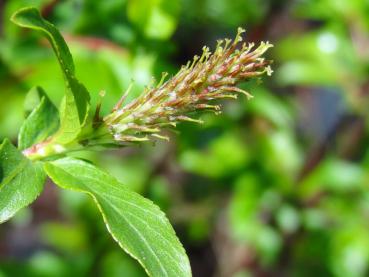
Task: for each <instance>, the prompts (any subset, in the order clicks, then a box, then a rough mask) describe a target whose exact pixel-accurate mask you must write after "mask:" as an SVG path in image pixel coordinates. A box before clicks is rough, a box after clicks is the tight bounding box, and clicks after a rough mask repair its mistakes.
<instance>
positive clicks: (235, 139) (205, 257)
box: [0, 0, 369, 277]
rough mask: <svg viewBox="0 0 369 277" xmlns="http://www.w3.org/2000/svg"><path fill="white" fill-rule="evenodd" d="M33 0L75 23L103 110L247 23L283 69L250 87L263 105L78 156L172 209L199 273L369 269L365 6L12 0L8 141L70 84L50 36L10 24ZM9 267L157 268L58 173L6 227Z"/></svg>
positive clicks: (1, 55)
mask: <svg viewBox="0 0 369 277" xmlns="http://www.w3.org/2000/svg"><path fill="white" fill-rule="evenodd" d="M29 5H33V6H36V7H38V8H40V10H41V11H42V14H43V16H45V17H46V18H47V19H48V20H49V21H51V22H53V23H54V24H55V25H56V26H57V27H58V28H59V29H60V30H61V31H62V33H63V35H64V37H65V39H66V41H67V43H68V45H69V47H70V49H71V52H72V54H73V57H74V60H75V63H76V75H77V77H78V78H79V79H80V80H81V81H82V82H83V83H84V84H85V85H86V87H87V88H88V90H89V91H90V92H91V93H92V102H93V103H96V102H97V101H98V100H99V92H100V91H102V90H104V91H106V96H105V97H104V99H103V107H102V109H103V112H104V113H107V112H109V110H110V109H111V107H112V106H113V105H114V103H115V102H116V101H117V100H118V99H119V97H120V95H121V94H122V92H124V91H125V89H126V88H127V87H128V85H129V83H130V82H131V80H132V79H133V80H134V81H135V85H134V88H133V93H132V94H131V97H132V98H133V97H135V96H137V95H139V94H140V93H141V92H142V90H143V88H144V86H145V85H147V84H149V83H150V80H151V78H152V76H155V77H156V78H157V79H160V76H161V72H162V71H167V72H169V73H170V74H174V73H175V72H176V71H177V70H178V69H179V68H180V65H181V64H185V63H186V62H187V61H188V60H190V59H191V58H192V56H193V55H195V54H200V53H201V48H202V46H203V45H208V46H209V47H210V48H212V49H214V46H215V45H216V40H217V39H220V38H224V37H229V38H232V37H234V36H235V33H236V30H237V27H238V26H241V27H243V28H245V29H246V30H247V32H246V35H245V40H247V41H255V42H259V41H261V40H268V41H270V42H271V43H273V44H274V45H275V47H274V48H272V49H271V50H270V51H268V53H267V57H268V58H269V59H272V60H274V64H273V69H274V71H275V73H274V74H273V76H272V77H264V78H263V83H261V84H258V83H256V82H250V83H245V84H242V88H244V89H246V90H248V91H249V92H251V93H252V94H253V95H254V96H255V97H254V98H253V99H252V100H250V101H247V100H246V99H245V98H244V97H240V99H239V100H237V101H225V102H222V105H223V110H224V113H223V114H222V115H220V116H215V115H212V114H206V115H203V116H202V119H203V120H204V121H205V122H206V123H205V124H204V125H201V126H200V125H194V124H190V123H185V124H182V125H180V126H179V128H177V130H176V131H177V132H175V133H173V132H171V133H169V134H170V137H171V140H170V142H169V143H167V142H162V141H157V142H156V143H149V144H145V145H142V146H141V147H130V148H124V149H121V150H118V151H107V152H105V153H104V154H103V155H102V154H101V153H82V154H79V156H80V157H81V156H82V157H83V158H86V159H90V160H92V161H94V162H95V163H96V164H98V165H99V166H101V167H103V168H104V169H106V170H108V171H109V172H111V173H112V174H113V175H114V176H115V177H117V178H118V179H119V180H120V181H122V182H123V183H125V184H127V185H128V186H129V187H130V188H132V189H133V190H135V191H137V192H139V193H140V194H142V195H144V196H146V197H148V198H150V199H152V200H153V201H154V202H155V203H156V204H158V205H159V206H160V207H161V208H162V209H163V210H164V211H165V212H166V213H167V215H168V217H169V219H170V221H171V222H172V224H173V225H174V228H175V230H176V231H177V234H178V236H179V238H180V240H181V241H182V243H183V244H184V247H185V249H186V251H187V253H188V255H189V257H190V261H191V265H192V270H193V274H194V276H236V277H243V276H368V274H369V223H368V222H369V221H368V219H369V152H368V147H367V146H368V142H369V108H368V102H369V50H368V49H369V2H368V1H366V0H350V1H349V0H291V1H278V0H275V1H272V0H264V1H263V0H260V1H257V0H232V1H230V0H104V1H102V0H66V1H57V0H54V1H52V0H38V1H36V0H27V1H26V0H8V1H2V2H0V19H1V22H0V140H2V139H3V138H5V137H9V138H11V140H12V141H13V142H14V143H16V136H17V134H18V131H19V128H20V125H21V123H22V121H23V119H24V115H25V112H24V110H25V108H27V107H24V105H23V102H24V99H25V95H26V93H27V92H28V91H29V89H30V88H31V87H33V86H36V85H40V86H42V87H43V88H44V89H45V91H46V92H47V93H48V95H49V96H50V98H51V100H52V101H53V102H54V103H55V104H58V103H59V101H60V99H61V97H62V95H63V93H64V84H63V78H62V75H61V72H60V70H59V68H58V64H57V61H56V59H55V57H54V56H53V53H52V50H51V49H50V47H49V46H48V44H47V43H46V41H44V40H43V39H41V37H40V36H39V35H37V34H35V33H34V32H30V31H27V30H24V29H21V28H19V27H17V26H15V25H14V24H12V23H11V22H10V20H9V18H10V16H11V14H12V13H13V12H14V11H15V10H17V9H18V8H21V7H24V6H29ZM122 228H124V226H122ZM0 276H107V277H110V276H145V275H144V272H143V271H142V269H141V268H140V266H139V265H138V263H137V262H136V261H134V260H132V259H131V258H130V257H129V256H127V255H126V254H125V253H124V252H123V251H122V250H121V249H120V248H119V247H118V246H117V245H116V244H115V243H114V241H113V240H112V239H111V237H110V236H109V234H108V233H107V232H106V231H105V227H104V224H103V222H102V219H101V218H100V215H99V213H98V211H97V208H96V207H95V206H94V204H93V203H92V202H91V201H90V199H89V198H87V197H84V196H83V195H81V194H78V193H74V192H68V191H61V190H59V189H57V188H56V187H55V186H52V185H51V184H50V182H48V183H47V185H46V187H45V191H44V192H43V193H42V195H41V197H40V198H39V199H38V200H37V201H36V202H35V203H34V204H32V205H31V207H30V208H27V209H24V210H22V211H21V212H19V213H18V214H17V216H16V217H15V218H13V219H12V220H11V221H9V222H7V223H6V224H3V225H1V226H0Z"/></svg>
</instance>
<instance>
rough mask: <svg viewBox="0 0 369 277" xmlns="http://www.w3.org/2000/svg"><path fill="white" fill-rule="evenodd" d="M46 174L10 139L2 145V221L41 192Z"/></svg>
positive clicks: (0, 151)
mask: <svg viewBox="0 0 369 277" xmlns="http://www.w3.org/2000/svg"><path fill="white" fill-rule="evenodd" d="M45 178H46V175H45V173H44V170H43V168H42V166H41V164H40V163H35V164H33V163H32V162H31V161H30V160H28V159H27V158H25V157H24V156H23V154H22V153H21V152H20V151H19V150H18V149H17V148H15V146H13V145H12V144H11V143H10V142H9V141H8V140H5V141H4V142H3V143H2V144H1V146H0V223H2V222H4V221H6V220H8V219H9V218H11V217H12V216H13V215H14V214H15V213H16V212H18V211H19V210H20V209H22V208H24V207H26V206H28V205H29V204H31V203H32V202H33V201H34V200H35V199H36V198H37V196H38V195H39V194H40V193H41V191H42V189H43V185H44V182H45Z"/></svg>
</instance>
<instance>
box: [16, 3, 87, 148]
mask: <svg viewBox="0 0 369 277" xmlns="http://www.w3.org/2000/svg"><path fill="white" fill-rule="evenodd" d="M11 20H12V21H13V22H14V23H15V24H17V25H19V26H21V27H25V28H30V29H33V30H37V31H39V32H41V33H42V34H43V35H44V36H45V37H46V38H47V39H48V41H49V42H50V44H51V45H52V47H53V49H54V52H55V54H56V56H57V58H58V61H59V64H60V67H61V69H62V72H63V75H64V79H65V81H66V87H67V88H66V92H65V97H64V99H63V102H62V105H61V108H60V121H61V122H60V129H59V131H58V134H57V135H56V137H55V139H56V140H57V141H58V142H59V143H68V142H71V141H72V140H74V139H75V138H76V137H77V135H78V133H79V132H80V131H81V128H82V126H83V125H84V124H85V121H86V119H87V116H88V110H89V101H90V96H89V93H88V91H87V90H86V88H85V87H84V86H83V85H82V84H81V83H80V82H79V81H78V80H77V79H76V77H75V75H74V63H73V59H72V55H71V54H70V52H69V49H68V46H67V44H66V43H65V41H64V39H63V37H62V36H61V34H60V33H59V31H58V30H57V29H56V28H55V26H54V25H52V24H51V23H50V22H48V21H46V20H44V19H43V18H42V17H41V15H40V13H39V11H38V10H37V9H36V8H32V7H31V8H23V9H20V10H18V11H17V12H16V13H15V14H14V15H13V16H12V18H11Z"/></svg>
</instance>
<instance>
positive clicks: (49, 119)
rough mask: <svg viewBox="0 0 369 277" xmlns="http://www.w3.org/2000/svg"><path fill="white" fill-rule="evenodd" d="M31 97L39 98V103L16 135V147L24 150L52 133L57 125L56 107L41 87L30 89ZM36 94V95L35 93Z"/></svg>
mask: <svg viewBox="0 0 369 277" xmlns="http://www.w3.org/2000/svg"><path fill="white" fill-rule="evenodd" d="M29 94H31V95H29V96H28V97H27V98H30V96H34V97H32V98H38V99H40V102H39V104H38V105H37V106H36V107H35V108H34V110H33V111H32V112H31V113H30V115H29V116H28V117H27V119H26V120H25V121H24V123H23V125H22V127H21V129H20V132H19V136H18V144H19V145H18V148H19V149H20V150H24V149H26V148H28V147H31V146H32V145H33V144H36V143H38V142H41V141H43V140H45V139H47V138H48V137H49V136H51V135H52V134H54V133H55V132H56V130H57V129H58V127H59V114H58V109H57V108H56V107H55V106H54V104H53V103H52V102H51V101H50V99H49V98H48V97H47V95H46V94H45V92H44V91H43V89H42V88H40V87H36V88H34V89H32V90H31V91H30V93H29ZM35 94H36V95H35Z"/></svg>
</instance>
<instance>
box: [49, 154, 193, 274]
mask: <svg viewBox="0 0 369 277" xmlns="http://www.w3.org/2000/svg"><path fill="white" fill-rule="evenodd" d="M45 169H46V172H47V174H48V175H49V176H50V178H51V179H52V180H53V181H54V182H55V183H56V184H57V185H59V186H60V187H62V188H64V189H71V190H75V191H80V192H84V193H87V194H89V195H90V196H92V198H93V199H94V201H95V202H96V204H97V206H98V207H99V209H100V211H101V213H102V215H103V218H104V221H105V223H106V225H107V228H108V230H109V232H110V233H111V235H112V236H113V238H114V239H115V240H116V241H117V242H118V243H119V245H120V246H121V247H122V248H123V249H124V250H125V251H126V252H127V253H129V254H130V255H131V256H132V257H134V258H135V259H137V260H138V261H139V262H140V263H141V265H142V266H143V267H144V268H145V270H146V272H147V273H148V274H149V275H150V276H160V277H161V276H176V277H180V276H191V269H190V265H189V261H188V258H187V256H186V253H185V251H184V249H183V247H182V245H181V243H180V242H179V240H178V238H177V237H176V234H175V232H174V230H173V228H172V227H171V225H170V223H169V221H168V219H167V218H166V217H165V214H164V213H163V212H162V211H161V210H160V209H159V208H158V207H157V206H156V205H154V204H153V203H152V202H151V201H150V200H148V199H145V198H143V197H142V196H140V195H139V194H137V193H135V192H133V191H131V190H129V189H128V188H127V187H126V186H125V185H123V184H121V183H119V182H118V181H117V180H116V179H115V178H113V177H111V176H110V175H108V174H107V173H105V172H103V171H101V170H100V169H98V168H96V167H95V166H94V165H91V164H89V163H86V162H84V161H81V160H76V159H73V158H64V159H60V160H57V161H53V162H49V163H46V164H45Z"/></svg>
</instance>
